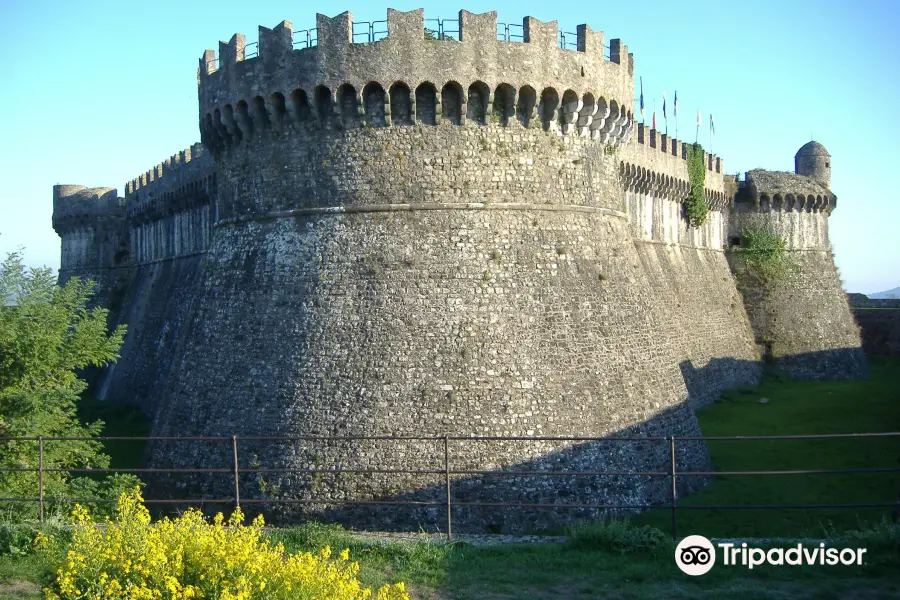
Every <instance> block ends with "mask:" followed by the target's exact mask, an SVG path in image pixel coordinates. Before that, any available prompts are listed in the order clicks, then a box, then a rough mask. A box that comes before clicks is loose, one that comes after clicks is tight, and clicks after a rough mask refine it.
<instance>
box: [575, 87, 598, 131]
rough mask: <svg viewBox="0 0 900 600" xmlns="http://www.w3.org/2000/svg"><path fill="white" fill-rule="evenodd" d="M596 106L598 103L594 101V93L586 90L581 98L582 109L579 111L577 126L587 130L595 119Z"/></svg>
mask: <svg viewBox="0 0 900 600" xmlns="http://www.w3.org/2000/svg"><path fill="white" fill-rule="evenodd" d="M596 108H597V103H596V102H595V101H594V95H593V94H592V93H590V92H586V93H585V94H584V96H582V98H581V110H579V111H578V120H577V121H576V122H575V126H576V127H578V128H579V129H582V130H583V131H584V132H587V131H588V128H589V127H590V125H591V122H592V121H593V120H594V111H595V110H596Z"/></svg>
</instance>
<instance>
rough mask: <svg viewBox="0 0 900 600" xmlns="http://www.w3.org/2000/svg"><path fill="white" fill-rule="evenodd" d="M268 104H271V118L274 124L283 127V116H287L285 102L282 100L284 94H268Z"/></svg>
mask: <svg viewBox="0 0 900 600" xmlns="http://www.w3.org/2000/svg"><path fill="white" fill-rule="evenodd" d="M269 104H270V105H271V106H272V119H274V121H275V126H276V127H278V128H279V129H281V128H282V127H284V122H285V118H286V117H287V103H286V102H285V101H284V94H282V93H281V92H275V93H273V94H272V95H271V96H269Z"/></svg>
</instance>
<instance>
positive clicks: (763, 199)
mask: <svg viewBox="0 0 900 600" xmlns="http://www.w3.org/2000/svg"><path fill="white" fill-rule="evenodd" d="M759 210H760V211H762V212H769V211H770V210H772V205H771V201H770V199H769V195H768V194H760V195H759Z"/></svg>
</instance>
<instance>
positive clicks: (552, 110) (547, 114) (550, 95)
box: [540, 87, 559, 131]
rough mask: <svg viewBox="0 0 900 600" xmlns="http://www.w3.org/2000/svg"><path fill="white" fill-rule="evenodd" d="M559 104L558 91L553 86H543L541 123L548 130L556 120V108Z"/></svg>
mask: <svg viewBox="0 0 900 600" xmlns="http://www.w3.org/2000/svg"><path fill="white" fill-rule="evenodd" d="M558 106H559V93H558V92H557V91H556V89H555V88H552V87H548V88H544V91H543V92H541V108H540V113H541V125H542V126H543V128H544V131H549V130H550V128H551V127H552V126H553V124H554V123H555V122H556V108H557V107H558Z"/></svg>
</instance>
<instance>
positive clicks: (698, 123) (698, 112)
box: [697, 108, 702, 127]
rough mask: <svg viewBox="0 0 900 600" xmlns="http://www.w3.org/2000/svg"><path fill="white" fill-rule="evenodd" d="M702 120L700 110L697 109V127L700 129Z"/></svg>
mask: <svg viewBox="0 0 900 600" xmlns="http://www.w3.org/2000/svg"><path fill="white" fill-rule="evenodd" d="M701 120H702V119H701V118H700V109H699V108H698V109H697V127H700V121H701Z"/></svg>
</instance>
